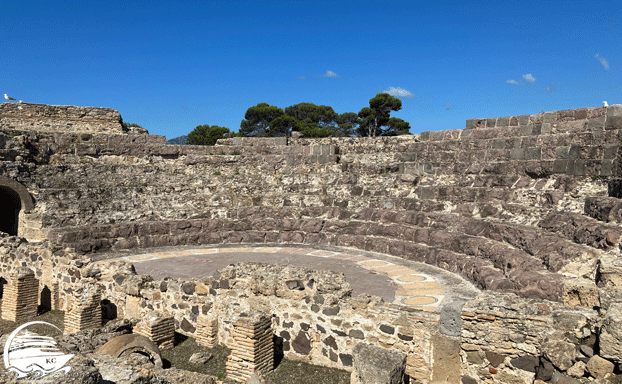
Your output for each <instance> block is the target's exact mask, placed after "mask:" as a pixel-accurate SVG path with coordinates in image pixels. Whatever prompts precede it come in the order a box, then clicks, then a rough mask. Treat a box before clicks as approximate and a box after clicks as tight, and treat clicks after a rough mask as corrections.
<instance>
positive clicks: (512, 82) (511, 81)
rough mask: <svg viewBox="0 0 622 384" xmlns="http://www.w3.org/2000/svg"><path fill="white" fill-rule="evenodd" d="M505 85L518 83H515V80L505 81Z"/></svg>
mask: <svg viewBox="0 0 622 384" xmlns="http://www.w3.org/2000/svg"><path fill="white" fill-rule="evenodd" d="M506 83H508V84H518V81H516V80H508V81H506Z"/></svg>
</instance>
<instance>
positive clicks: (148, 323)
mask: <svg viewBox="0 0 622 384" xmlns="http://www.w3.org/2000/svg"><path fill="white" fill-rule="evenodd" d="M134 333H137V334H139V335H143V336H145V337H146V338H148V339H149V340H151V341H153V342H154V343H155V344H156V345H157V346H158V348H160V351H165V350H167V349H171V348H173V343H174V341H175V319H174V318H173V316H170V315H165V314H163V313H161V312H157V311H154V312H151V313H149V314H148V315H147V316H146V317H145V318H144V319H142V320H141V321H140V322H139V323H138V324H136V327H135V328H134Z"/></svg>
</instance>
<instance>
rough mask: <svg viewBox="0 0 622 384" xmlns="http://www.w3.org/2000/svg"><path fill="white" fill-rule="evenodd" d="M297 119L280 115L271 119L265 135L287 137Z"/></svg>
mask: <svg viewBox="0 0 622 384" xmlns="http://www.w3.org/2000/svg"><path fill="white" fill-rule="evenodd" d="M297 125H298V121H297V120H296V119H294V118H293V117H291V116H287V115H282V116H279V117H277V118H276V119H274V120H272V122H271V123H270V129H269V130H268V132H266V134H265V136H271V137H275V136H276V137H281V136H286V137H289V136H290V135H291V131H292V129H293V128H295V127H297Z"/></svg>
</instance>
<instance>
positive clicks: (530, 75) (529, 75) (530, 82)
mask: <svg viewBox="0 0 622 384" xmlns="http://www.w3.org/2000/svg"><path fill="white" fill-rule="evenodd" d="M523 79H525V80H527V81H528V82H529V84H531V85H533V84H534V83H535V82H536V78H535V77H533V75H532V74H531V73H528V74H526V75H523Z"/></svg>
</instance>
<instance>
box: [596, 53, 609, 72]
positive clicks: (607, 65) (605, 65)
mask: <svg viewBox="0 0 622 384" xmlns="http://www.w3.org/2000/svg"><path fill="white" fill-rule="evenodd" d="M594 57H595V58H597V59H598V61H600V63H601V64H602V65H603V67H605V70H606V71H608V70H609V62H608V61H607V59H605V58H604V57H600V55H599V54H598V53H597V54H596V55H595V56H594Z"/></svg>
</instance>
